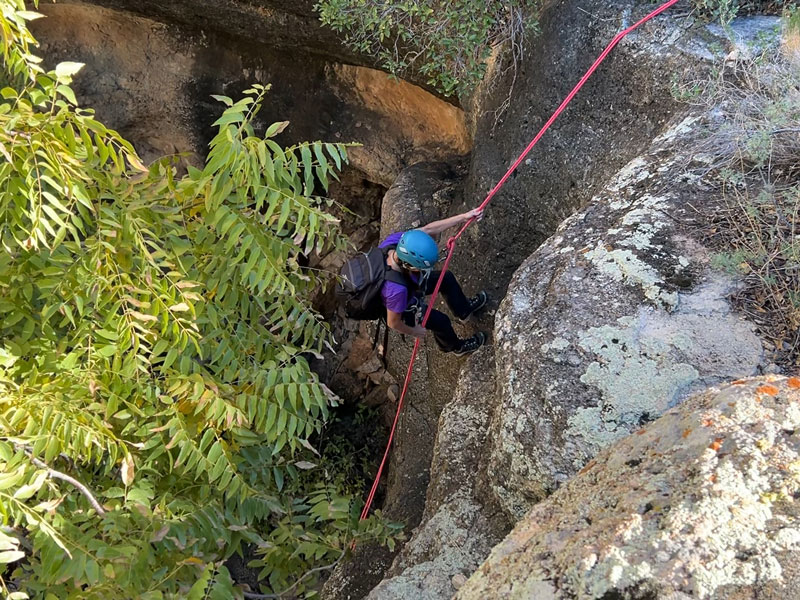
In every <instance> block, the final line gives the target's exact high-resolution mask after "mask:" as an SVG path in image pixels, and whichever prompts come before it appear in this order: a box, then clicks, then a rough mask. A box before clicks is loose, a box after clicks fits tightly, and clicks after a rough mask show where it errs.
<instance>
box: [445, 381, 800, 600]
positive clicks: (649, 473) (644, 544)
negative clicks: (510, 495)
mask: <svg viewBox="0 0 800 600" xmlns="http://www.w3.org/2000/svg"><path fill="white" fill-rule="evenodd" d="M798 429H800V378H796V377H794V378H789V379H787V378H785V377H779V376H775V375H770V376H766V377H760V378H753V379H749V380H738V381H735V382H733V383H732V384H726V385H724V386H721V387H717V388H711V389H709V390H707V391H705V392H702V393H699V394H696V395H695V396H693V397H691V398H690V399H688V400H686V401H685V402H684V403H683V404H681V405H680V406H679V407H676V408H672V409H670V410H669V411H667V413H666V414H665V415H664V416H662V417H661V418H660V419H658V420H657V421H655V422H654V423H651V424H650V425H648V426H646V427H645V428H643V429H641V430H638V431H636V433H635V434H634V435H630V436H628V437H626V438H625V439H623V440H621V441H619V442H617V443H616V444H614V445H613V446H612V447H610V448H607V449H605V450H603V451H602V452H601V453H600V454H598V455H597V456H596V457H595V459H594V460H592V461H591V462H589V463H588V464H587V465H586V466H585V467H584V468H583V469H582V470H581V472H580V474H579V475H577V476H576V477H575V478H574V479H573V480H571V481H570V482H569V483H568V484H566V485H565V486H563V487H562V488H561V489H559V490H558V491H557V492H555V493H554V494H553V495H552V496H550V497H549V498H547V499H546V500H544V501H543V502H541V503H539V504H537V505H536V506H535V507H534V508H533V509H532V510H531V511H530V512H529V513H528V514H527V515H526V516H525V518H524V519H523V520H522V521H521V522H520V523H518V524H517V526H516V527H515V528H514V530H513V531H512V532H511V533H510V534H509V535H508V536H507V537H506V539H505V540H504V541H503V542H502V543H500V544H498V545H497V546H496V547H495V548H494V549H493V550H492V553H491V555H490V557H489V558H488V559H487V561H486V562H485V563H484V564H483V565H482V566H481V567H480V569H479V570H478V571H477V572H476V573H475V574H473V575H472V577H471V578H470V579H469V581H467V583H466V584H465V585H464V586H463V587H462V588H461V589H460V590H459V592H458V594H457V595H456V598H457V599H458V600H485V599H489V598H504V599H509V600H512V599H523V598H524V599H529V598H536V599H537V600H545V599H552V600H561V599H563V600H567V599H574V598H581V599H586V600H589V599H599V598H648V599H652V600H661V599H664V600H666V599H668V598H669V599H677V598H698V599H700V600H705V599H714V600H734V599H735V600H744V599H745V598H771V599H775V600H777V599H782V600H790V599H794V598H797V597H798V592H799V591H800V572H799V571H798V568H797V566H798V564H800V518H799V517H800V504H798V502H797V498H798V497H800V436H798Z"/></svg>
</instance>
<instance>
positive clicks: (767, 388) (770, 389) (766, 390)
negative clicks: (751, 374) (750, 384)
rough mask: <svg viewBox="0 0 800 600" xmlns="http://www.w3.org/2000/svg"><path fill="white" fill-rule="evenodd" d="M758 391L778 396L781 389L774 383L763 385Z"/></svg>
mask: <svg viewBox="0 0 800 600" xmlns="http://www.w3.org/2000/svg"><path fill="white" fill-rule="evenodd" d="M756 392H758V393H759V394H767V395H768V396H777V395H778V393H779V392H780V390H779V389H778V388H776V387H775V386H774V385H770V384H767V385H761V386H759V387H758V388H756Z"/></svg>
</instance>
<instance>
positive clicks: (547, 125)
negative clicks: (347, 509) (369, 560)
mask: <svg viewBox="0 0 800 600" xmlns="http://www.w3.org/2000/svg"><path fill="white" fill-rule="evenodd" d="M676 2H678V0H669V2H665V3H664V4H662V5H661V6H659V7H658V8H657V9H656V10H654V11H653V12H651V13H650V14H648V15H647V16H646V17H644V18H643V19H641V20H639V21H637V22H636V23H634V24H633V25H631V26H630V27H628V28H627V29H625V30H624V31H621V32H619V33H618V34H617V35H616V36H615V37H614V39H613V40H611V42H610V43H609V44H608V46H606V49H605V50H603V52H602V53H601V54H600V56H598V57H597V59H596V60H595V61H594V62H593V63H592V66H591V67H589V70H588V71H586V74H585V75H584V76H583V77H581V80H580V81H579V82H578V83H577V84H576V85H575V87H574V88H572V91H571V92H570V93H569V94H568V95H567V97H566V98H564V101H563V102H562V103H561V104H560V105H559V107H558V108H557V109H556V111H555V112H554V113H553V116H551V117H550V118H549V119H548V120H547V123H545V124H544V126H543V127H542V128H541V129H540V130H539V133H537V134H536V137H535V138H533V140H532V141H531V143H530V144H528V146H527V148H525V150H523V152H522V154H520V155H519V158H517V160H515V161H514V164H512V165H511V167H509V169H508V171H506V174H505V175H503V177H502V179H500V181H498V182H497V185H495V186H494V187H493V188H492V190H491V191H490V192H489V194H488V195H487V196H486V199H485V200H484V201H483V202H482V203H481V205H480V206H479V207H478V208H480V209H481V210H483V209H485V208H486V206H487V205H488V204H489V202H491V200H492V198H493V197H494V195H495V194H496V193H497V192H498V191H499V190H500V188H501V187H503V184H505V182H506V181H507V180H508V178H509V177H511V174H512V173H513V172H514V171H515V170H516V168H517V167H518V166H519V165H520V164H521V163H522V161H523V160H525V157H526V156H527V155H528V153H529V152H530V151H531V150H533V147H534V146H535V145H536V144H537V143H538V142H539V140H540V139H541V137H542V136H543V135H544V133H545V132H546V131H547V130H548V129H549V128H550V125H552V124H553V122H554V121H555V120H556V118H558V115H560V114H561V113H562V112H563V111H564V109H565V108H566V107H567V105H568V104H569V103H570V102H571V101H572V99H573V98H574V97H575V94H577V93H578V91H579V90H580V89H581V88H582V87H583V84H584V83H586V80H587V79H589V77H591V75H592V73H594V72H595V70H597V67H598V66H599V65H600V63H601V62H603V61H604V60H605V58H606V56H608V54H609V53H610V52H611V50H613V49H614V46H616V45H617V44H618V43H619V41H620V40H621V39H622V38H624V37H625V36H626V35H628V34H629V33H630V32H631V31H633V30H634V29H636V28H637V27H639V26H640V25H641V24H642V23H645V22H646V21H649V20H650V19H652V18H653V17H655V16H657V15H659V14H661V13H662V12H664V11H665V10H667V9H668V8H669V7H670V6H672V5H673V4H675V3H676ZM475 219H476V217H472V218H470V219H469V220H468V221H467V222H466V223H464V225H463V226H462V227H461V229H459V231H458V233H456V234H455V235H454V236H453V237H451V238H450V239H449V240H447V258H446V259H445V261H444V265H443V266H442V272H441V274H440V275H439V280H438V281H437V282H436V287H435V288H434V289H433V294H431V298H430V301H429V302H428V309H427V310H426V311H425V316H424V317H423V319H422V326H423V327H424V326H425V324H426V323H427V322H428V317H429V316H430V314H431V310H432V309H433V305H434V304H435V302H436V296H437V295H438V294H439V288H440V287H441V285H442V279H443V278H444V274H445V273H447V267H448V265H449V264H450V259H451V258H453V251H454V250H455V245H456V241H458V238H460V237H461V235H462V234H463V233H464V231H466V229H467V227H469V226H470V225H472V223H473V221H475ZM419 342H420V340H419V338H417V340H416V341H415V342H414V350H412V352H411V359H410V360H409V363H408V370H407V371H406V379H405V382H404V383H403V391H402V392H401V393H400V398H399V400H398V401H397V413H396V414H395V416H394V422H393V423H392V429H391V430H390V432H389V441H388V443H387V444H386V451H385V452H384V453H383V460H381V464H380V466H379V467H378V473H377V474H376V475H375V482H374V483H373V484H372V489H371V490H370V492H369V496H367V501H366V503H365V504H364V510H362V511H361V519H362V520H363V519H366V518H367V515H368V514H369V509H370V507H371V506H372V502H373V500H374V499H375V492H376V491H377V489H378V484H379V483H380V480H381V475H382V474H383V468H384V466H385V465H386V459H387V458H388V456H389V449H390V448H391V446H392V440H393V439H394V433H395V429H397V421H398V420H399V419H400V412H401V411H402V410H403V400H404V399H405V397H406V392H407V391H408V385H409V383H410V382H411V373H412V369H413V367H414V360H415V359H416V357H417V351H418V350H419Z"/></svg>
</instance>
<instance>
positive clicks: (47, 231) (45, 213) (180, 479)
mask: <svg viewBox="0 0 800 600" xmlns="http://www.w3.org/2000/svg"><path fill="white" fill-rule="evenodd" d="M0 6H2V15H0V34H2V45H0V51H1V52H2V61H3V69H2V72H1V73H0V87H1V88H2V90H0V94H2V101H1V102H0V154H2V159H1V160H0V190H2V191H1V192H0V243H2V245H3V250H4V251H3V253H2V255H1V256H0V516H1V517H2V524H3V528H2V530H1V531H0V563H2V565H3V566H4V571H0V574H1V575H2V576H1V577H0V584H1V585H2V589H3V592H4V593H5V594H6V595H7V596H8V597H9V598H14V599H17V598H26V597H28V595H31V596H35V597H45V596H46V597H47V598H103V599H107V598H114V597H116V598H141V599H148V598H177V597H180V598H186V597H188V598H205V597H212V598H213V597H218V598H232V597H235V596H237V595H240V594H241V592H240V591H236V590H234V585H233V582H232V581H231V578H230V575H229V574H228V572H227V570H226V569H225V567H224V564H223V561H224V560H225V558H226V557H228V556H230V555H231V554H232V553H233V552H235V551H236V550H237V549H238V548H239V547H240V545H241V544H242V543H244V542H246V543H249V544H253V545H255V546H256V547H257V548H258V550H257V552H258V554H259V558H258V559H257V561H256V565H257V566H258V567H259V568H260V569H261V576H262V577H263V578H264V579H265V582H264V590H263V591H269V592H279V591H281V590H283V589H284V588H286V587H287V586H289V585H290V584H291V583H292V581H295V580H296V579H297V577H298V576H299V575H302V574H303V573H304V572H308V571H310V570H311V569H313V568H314V567H315V566H318V565H319V564H322V563H323V562H330V559H331V558H336V557H338V556H341V554H342V553H343V552H344V550H345V549H346V548H347V547H348V545H349V543H350V542H351V540H352V539H354V538H359V537H370V538H376V537H377V538H379V539H381V540H382V541H385V540H386V539H387V536H388V535H389V533H390V530H389V529H387V528H386V527H385V526H384V525H383V524H382V523H380V522H377V521H375V520H370V521H366V522H364V523H360V524H359V523H358V514H359V509H360V507H359V506H357V505H355V502H352V501H351V499H350V498H349V497H348V496H347V495H346V494H345V490H343V489H342V488H341V486H337V485H336V484H335V483H334V482H333V480H331V479H328V478H327V477H326V475H325V473H326V470H325V469H322V468H320V467H317V466H316V464H315V461H318V459H317V458H316V456H315V455H314V453H313V448H312V447H311V444H310V443H309V441H308V440H309V438H310V437H311V436H312V435H314V434H315V432H318V431H319V430H320V427H321V425H322V423H323V421H324V420H325V419H326V417H327V416H328V412H329V407H330V406H331V405H333V404H335V398H334V397H333V396H332V394H330V392H329V391H328V390H327V388H325V387H324V386H323V385H322V384H321V383H320V382H319V381H318V379H317V377H316V376H315V374H314V373H312V372H311V371H310V369H309V366H308V363H307V361H306V360H305V358H304V355H305V354H306V353H309V352H318V351H319V350H320V349H321V348H322V347H323V345H324V344H326V343H327V341H328V339H329V332H328V329H327V326H326V325H325V323H324V322H323V321H322V320H321V318H320V316H319V315H318V314H317V313H316V312H315V311H314V310H313V309H312V307H311V306H310V303H309V300H308V298H309V295H310V292H311V291H312V290H314V288H315V287H317V286H319V285H321V284H323V283H324V280H323V278H322V277H321V274H319V273H317V272H314V271H312V270H310V269H308V268H304V267H303V265H302V262H303V261H302V257H303V255H305V254H308V253H311V252H314V251H323V250H328V249H331V248H341V247H343V245H344V243H345V240H344V238H343V237H342V235H341V234H340V233H339V231H338V229H337V223H336V220H335V219H334V218H333V217H332V216H330V215H329V214H328V213H327V212H326V211H325V201H324V200H323V199H322V198H320V197H318V196H315V195H314V190H315V189H327V184H328V181H329V179H330V178H331V177H336V171H337V170H338V169H340V168H341V166H342V164H343V163H344V162H346V160H347V151H346V148H345V146H343V145H339V144H323V143H319V142H316V143H303V144H298V145H296V146H292V147H290V148H283V147H281V146H279V145H278V144H276V143H275V142H274V141H273V139H272V138H273V137H274V136H275V135H276V134H278V133H279V132H280V131H282V130H283V129H284V128H285V127H286V125H287V123H275V124H273V125H271V126H270V127H269V128H268V129H267V130H266V133H265V134H264V136H263V137H259V136H257V135H256V134H255V132H254V129H253V126H252V121H253V118H254V116H255V115H256V113H257V112H258V110H259V108H260V106H261V103H262V101H263V99H264V95H265V94H266V92H267V88H265V87H261V86H254V88H253V89H251V90H248V91H247V92H245V95H244V97H243V98H242V99H241V100H238V101H236V102H234V101H233V100H232V99H230V98H227V97H221V96H220V97H218V98H217V99H218V100H220V101H221V102H223V103H224V104H225V105H226V106H225V110H224V112H223V114H222V116H221V117H220V119H219V120H218V121H217V122H216V123H215V126H216V127H217V128H218V133H217V134H216V136H215V137H214V139H213V141H212V142H211V144H210V152H209V155H208V158H207V161H206V163H205V166H204V167H203V168H202V169H195V168H189V172H188V173H187V174H186V175H184V176H181V177H179V176H177V175H176V170H175V168H174V165H173V164H172V162H171V161H170V159H162V160H158V161H156V162H154V163H153V164H152V165H150V166H149V167H145V166H144V165H143V164H142V163H141V162H140V160H139V158H138V157H137V155H136V152H135V151H134V149H133V147H132V146H131V145H130V144H129V143H128V142H127V141H125V140H124V139H123V138H121V137H120V136H119V135H118V134H117V133H116V132H114V131H112V130H109V129H108V128H106V127H105V126H103V125H102V124H101V123H100V122H98V121H97V120H95V119H94V118H93V113H92V112H91V111H89V110H85V109H82V108H79V107H78V106H77V103H76V100H75V95H74V93H73V91H72V89H71V88H70V83H71V81H72V77H73V76H74V75H75V74H76V73H77V72H78V71H79V69H80V67H81V65H80V64H77V63H61V64H59V65H58V66H57V67H56V68H55V70H53V71H45V70H44V69H43V68H42V67H41V66H40V60H39V59H38V58H36V57H35V56H34V55H32V54H31V48H32V46H33V45H34V43H35V41H34V40H33V38H32V37H31V34H30V33H29V31H28V29H27V26H26V24H27V22H28V21H29V20H31V19H35V18H38V16H39V15H37V14H36V13H34V12H30V11H27V10H26V9H25V6H24V2H23V0H0ZM307 581H308V580H305V579H304V580H303V581H302V582H301V583H300V585H299V586H296V587H294V588H293V591H294V592H295V593H300V592H302V590H303V585H304V584H305V583H307Z"/></svg>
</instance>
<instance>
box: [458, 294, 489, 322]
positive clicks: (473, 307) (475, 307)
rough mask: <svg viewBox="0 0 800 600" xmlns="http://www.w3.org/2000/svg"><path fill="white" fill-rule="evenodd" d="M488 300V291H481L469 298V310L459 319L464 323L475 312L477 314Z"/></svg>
mask: <svg viewBox="0 0 800 600" xmlns="http://www.w3.org/2000/svg"><path fill="white" fill-rule="evenodd" d="M488 301H489V294H487V293H486V292H479V293H478V294H476V295H475V296H473V297H472V298H470V299H469V300H467V303H468V304H469V311H468V312H467V314H466V315H464V316H463V317H461V318H460V319H459V321H461V322H462V323H464V322H465V321H466V320H467V319H469V318H470V317H471V316H472V315H473V314H475V313H476V312H477V311H479V310H480V309H482V308H483V307H484V306H486V303H487V302H488Z"/></svg>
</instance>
